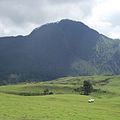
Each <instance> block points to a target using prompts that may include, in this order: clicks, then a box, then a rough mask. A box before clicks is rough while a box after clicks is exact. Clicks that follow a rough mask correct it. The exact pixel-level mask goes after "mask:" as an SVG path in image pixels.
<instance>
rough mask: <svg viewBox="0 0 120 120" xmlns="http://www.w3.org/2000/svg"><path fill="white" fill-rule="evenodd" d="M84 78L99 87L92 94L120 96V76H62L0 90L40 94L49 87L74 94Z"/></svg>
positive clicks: (22, 93)
mask: <svg viewBox="0 0 120 120" xmlns="http://www.w3.org/2000/svg"><path fill="white" fill-rule="evenodd" d="M84 80H90V81H91V83H92V84H93V87H94V88H95V89H99V91H97V92H93V93H92V94H91V95H92V96H96V97H100V96H103V95H105V96H108V97H110V96H111V97H112V96H120V91H119V89H120V76H80V77H64V78H59V79H56V80H52V81H47V82H38V83H26V84H25V83H24V84H18V85H8V86H1V87H0V92H2V93H10V94H18V95H24V94H25V95H40V93H42V92H43V91H44V90H45V89H49V91H52V92H53V93H54V94H72V93H74V94H75V93H76V92H75V91H74V89H75V88H78V87H80V86H82V84H83V81H84ZM76 94H77V93H76Z"/></svg>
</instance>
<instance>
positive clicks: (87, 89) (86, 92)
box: [83, 80, 93, 95]
mask: <svg viewBox="0 0 120 120" xmlns="http://www.w3.org/2000/svg"><path fill="white" fill-rule="evenodd" d="M92 91H93V86H92V84H91V82H90V81H89V80H84V81H83V92H84V95H89V94H90V93H91V92H92Z"/></svg>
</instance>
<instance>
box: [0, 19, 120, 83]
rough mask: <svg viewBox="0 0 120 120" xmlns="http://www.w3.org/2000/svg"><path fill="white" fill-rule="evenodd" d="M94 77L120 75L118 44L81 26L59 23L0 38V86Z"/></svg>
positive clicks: (80, 24) (71, 23)
mask: <svg viewBox="0 0 120 120" xmlns="http://www.w3.org/2000/svg"><path fill="white" fill-rule="evenodd" d="M94 74H109V75H111V74H120V41H119V40H117V39H116V40H113V39H110V38H108V37H106V36H104V35H102V34H99V33H98V32H97V31H95V30H93V29H91V28H89V27H88V26H86V25H85V24H83V23H81V22H77V21H72V20H68V19H63V20H61V21H59V22H56V23H49V24H45V25H43V26H41V27H39V28H36V29H34V30H33V31H32V32H31V33H30V34H29V35H27V36H17V37H1V38H0V81H1V84H3V83H4V84H6V83H15V82H23V81H28V80H30V81H40V80H50V79H54V78H58V77H63V76H69V75H71V76H77V75H94Z"/></svg>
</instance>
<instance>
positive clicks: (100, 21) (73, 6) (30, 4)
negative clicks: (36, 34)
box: [0, 0, 120, 38]
mask: <svg viewBox="0 0 120 120" xmlns="http://www.w3.org/2000/svg"><path fill="white" fill-rule="evenodd" d="M119 5H120V1H119V0H66V1H65V0H43V1H41V0H35V1H33V0H11V1H10V0H0V36H6V35H19V34H22V35H26V34H29V33H30V32H31V31H32V30H33V29H34V28H35V27H39V26H40V25H42V24H45V23H47V22H52V21H58V20H60V19H63V18H69V19H73V20H77V21H82V22H84V23H86V24H87V25H88V26H90V27H92V28H94V29H96V30H97V31H99V32H100V33H102V34H105V35H107V36H109V37H112V38H120V34H119V33H120V22H119V21H120V7H119Z"/></svg>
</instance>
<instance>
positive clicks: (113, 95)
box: [0, 76, 120, 120]
mask: <svg viewBox="0 0 120 120" xmlns="http://www.w3.org/2000/svg"><path fill="white" fill-rule="evenodd" d="M84 80H90V81H91V82H92V83H93V84H94V88H97V89H100V90H101V91H100V92H94V93H92V94H91V95H90V96H83V95H79V94H77V93H75V92H74V90H73V89H74V88H76V87H79V86H81V85H82V83H83V81H84ZM46 88H47V89H49V90H50V91H53V92H54V95H45V96H39V93H41V92H43V91H44V89H46ZM119 90H120V76H81V77H64V78H59V79H57V80H53V81H47V82H39V83H26V84H25V83H24V84H23V83H22V84H18V85H7V86H1V87H0V120H120V91H119ZM102 91H106V92H102ZM8 93H9V94H8ZM20 93H31V95H32V94H33V93H35V95H36V96H21V95H20ZM37 95H38V96H37ZM91 97H92V98H94V99H95V102H94V103H91V104H90V103H88V99H90V98H91Z"/></svg>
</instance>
